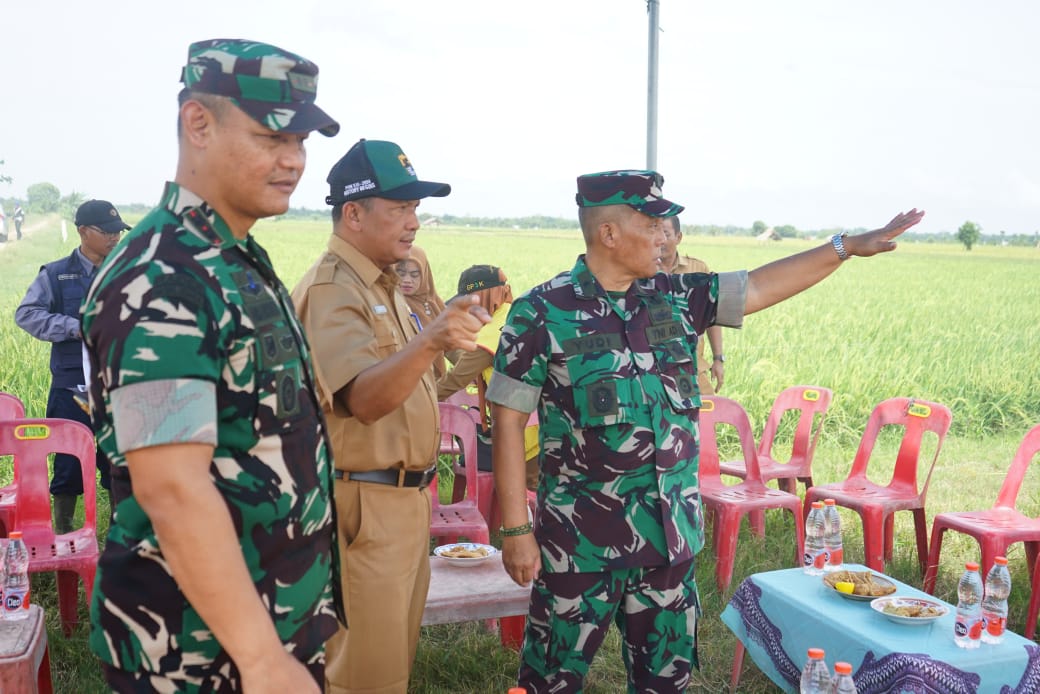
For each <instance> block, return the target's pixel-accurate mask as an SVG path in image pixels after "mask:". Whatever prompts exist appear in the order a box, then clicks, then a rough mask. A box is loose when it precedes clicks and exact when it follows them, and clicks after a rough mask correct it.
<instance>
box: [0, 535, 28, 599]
mask: <svg viewBox="0 0 1040 694" xmlns="http://www.w3.org/2000/svg"><path fill="white" fill-rule="evenodd" d="M4 569H5V570H4V574H5V575H4V619H25V618H26V617H28V616H29V549H28V548H27V547H26V546H25V542H24V541H23V540H22V533H21V531H20V530H12V531H11V533H10V534H9V535H8V541H7V549H6V550H5V551H4Z"/></svg>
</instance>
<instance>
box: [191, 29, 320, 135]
mask: <svg viewBox="0 0 1040 694" xmlns="http://www.w3.org/2000/svg"><path fill="white" fill-rule="evenodd" d="M181 82H183V83H184V87H185V90H186V91H193V92H202V93H204V94H216V95H219V96H226V97H229V98H230V99H231V100H232V101H234V102H235V105H236V106H238V107H239V108H240V109H242V110H243V111H244V112H245V113H246V114H247V115H249V117H251V118H252V119H253V120H255V121H257V122H258V123H260V124H261V125H263V126H265V127H267V128H270V129H271V130H278V131H283V132H287V133H294V134H301V133H308V132H310V131H312V130H317V131H318V132H320V133H321V134H322V135H328V136H329V137H331V136H333V135H335V134H336V133H338V132H339V123H337V122H336V121H335V120H333V119H332V117H331V116H329V115H328V114H327V113H325V112H324V111H322V110H321V109H320V108H318V107H317V106H316V105H315V104H314V99H315V97H316V96H317V94H318V66H317V65H315V64H314V63H312V62H311V61H309V60H307V59H306V58H302V57H300V56H298V55H296V54H295V53H290V52H289V51H286V50H283V49H281V48H278V47H277V46H271V45H269V44H266V43H259V42H257V41H248V40H246V39H209V40H207V41H197V42H195V43H193V44H191V46H189V47H188V64H187V65H185V66H184V69H183V70H182V71H181Z"/></svg>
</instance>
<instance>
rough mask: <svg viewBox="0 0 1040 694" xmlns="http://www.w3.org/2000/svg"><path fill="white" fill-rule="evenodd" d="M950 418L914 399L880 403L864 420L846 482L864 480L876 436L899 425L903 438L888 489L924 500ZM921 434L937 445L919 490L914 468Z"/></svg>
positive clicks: (934, 405)
mask: <svg viewBox="0 0 1040 694" xmlns="http://www.w3.org/2000/svg"><path fill="white" fill-rule="evenodd" d="M952 419H953V415H952V414H950V410H949V408H947V407H946V406H945V405H940V404H939V403H935V402H928V401H927V400H916V399H914V398H889V399H888V400H883V401H881V402H880V403H878V405H877V406H876V407H875V408H874V411H873V412H871V413H870V419H869V420H868V421H867V426H866V428H865V429H864V431H863V436H862V438H861V439H860V443H859V448H858V449H857V450H856V457H855V459H854V460H853V461H852V469H851V470H849V476H848V479H850V480H851V479H853V478H866V476H867V463H868V462H869V461H870V454H871V452H872V451H873V449H874V444H875V443H876V442H877V438H878V434H879V433H880V432H881V430H882V429H883V428H884V427H886V426H902V427H903V438H902V441H901V442H900V444H899V452H898V454H897V455H896V463H895V467H894V468H893V471H892V480H891V482H890V483H889V484H888V487H889V488H897V487H898V488H904V489H913V490H914V492H915V493H917V494H919V495H920V496H921V497H924V495H925V493H926V492H927V491H928V483H929V482H930V481H931V477H932V470H933V469H934V468H935V461H936V460H938V459H939V451H940V450H941V449H942V445H943V441H944V440H945V438H946V432H948V431H949V430H950V422H951V421H952ZM925 432H932V433H933V434H935V436H936V438H937V442H936V445H935V454H934V455H933V456H932V461H931V463H930V464H929V466H928V475H927V476H926V477H925V481H924V484H923V485H921V487H920V489H919V488H918V485H917V468H918V459H919V457H920V452H921V443H922V439H923V436H924V434H925Z"/></svg>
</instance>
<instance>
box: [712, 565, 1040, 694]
mask: <svg viewBox="0 0 1040 694" xmlns="http://www.w3.org/2000/svg"><path fill="white" fill-rule="evenodd" d="M845 568H847V569H849V570H850V571H866V570H868V569H867V567H865V566H858V565H846V567H845ZM890 580H892V582H893V583H895V584H896V592H895V593H893V595H896V596H900V597H914V598H928V599H932V600H936V598H933V597H932V596H930V595H927V594H926V593H923V592H921V591H920V590H917V589H916V588H912V587H910V586H908V585H906V584H905V583H901V582H900V581H897V580H895V579H891V578H890ZM943 604H946V603H943ZM946 605H947V607H948V608H949V612H948V613H947V614H945V615H943V616H942V617H940V618H938V619H936V620H934V621H933V622H931V623H930V624H920V625H903V624H896V623H894V622H892V621H890V620H888V619H886V618H885V616H884V615H882V614H880V613H878V612H876V611H875V610H873V609H872V608H871V607H870V603H869V602H866V601H855V600H850V599H847V598H843V597H842V596H840V595H838V594H837V592H835V591H834V590H833V589H832V588H830V587H828V586H827V585H826V584H824V582H823V578H822V577H821V576H809V575H807V574H805V573H804V572H803V571H802V569H800V568H798V569H784V570H781V571H768V572H765V573H758V574H753V575H751V576H749V577H748V578H747V579H745V580H744V582H743V583H741V584H740V587H739V588H737V590H736V592H735V593H734V594H733V597H732V598H731V599H730V601H729V604H728V605H727V606H726V609H725V610H724V611H723V613H722V621H723V622H724V623H725V624H726V626H728V627H729V628H730V630H732V631H733V633H734V634H736V636H737V639H738V640H739V642H740V643H739V644H738V645H737V653H736V656H735V658H734V670H733V681H732V684H733V685H734V686H735V685H736V683H737V680H738V679H739V673H740V665H741V661H742V659H743V653H744V651H745V650H746V651H747V652H748V653H750V654H751V658H752V659H753V660H754V661H755V664H756V665H757V666H758V667H759V669H761V670H762V672H764V673H765V674H766V675H767V676H768V677H769V679H771V680H772V681H773V682H775V683H776V684H777V685H778V686H779V687H780V688H781V689H783V690H784V691H787V692H797V691H798V679H799V677H800V676H801V670H802V667H803V666H804V665H805V661H806V660H807V658H808V656H807V651H808V649H810V648H822V649H824V651H825V652H826V661H827V665H828V666H829V667H830V668H831V670H832V671H833V669H834V663H836V662H839V661H845V662H848V663H851V664H852V669H853V679H854V680H855V682H856V688H857V690H858V692H859V694H873V693H874V692H896V693H900V692H911V693H914V694H919V693H922V692H941V693H942V694H957V693H959V692H965V693H968V692H981V693H987V692H994V693H1000V694H1011V693H1012V692H1015V693H1017V692H1021V693H1023V694H1024V693H1026V692H1040V646H1038V645H1037V644H1036V643H1033V642H1032V641H1029V640H1027V639H1024V638H1022V637H1021V636H1019V635H1018V634H1014V633H1012V632H1010V631H1009V632H1007V633H1006V635H1005V637H1004V641H1003V643H1000V644H997V645H990V644H986V643H983V644H982V645H981V646H980V647H979V648H976V649H971V650H968V649H963V648H958V647H957V646H956V645H955V644H954V642H953V623H954V613H955V609H954V607H953V606H952V605H948V604H946Z"/></svg>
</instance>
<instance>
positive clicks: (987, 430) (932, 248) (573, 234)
mask: <svg viewBox="0 0 1040 694" xmlns="http://www.w3.org/2000/svg"><path fill="white" fill-rule="evenodd" d="M128 221H130V222H131V223H133V221H135V220H133V219H131V218H130V217H128ZM69 231H70V232H71V234H72V237H71V238H69V239H67V240H66V241H65V242H62V240H61V238H60V226H59V224H58V222H57V220H56V219H54V218H52V219H49V220H46V221H45V222H41V223H40V227H39V228H36V229H35V230H34V231H33V233H31V234H29V235H28V236H27V237H26V239H25V240H24V241H22V242H18V243H14V244H8V247H7V248H6V249H4V250H3V251H2V252H0V312H2V314H3V315H4V316H6V317H7V319H6V320H5V321H4V322H3V326H2V327H0V350H2V353H3V354H4V355H5V358H4V359H3V361H2V362H0V390H4V391H8V392H13V393H15V394H17V395H18V396H19V397H21V398H22V399H23V400H24V401H25V403H26V408H27V412H28V414H29V415H30V416H42V415H43V412H44V409H45V406H46V394H47V388H48V385H49V373H48V369H47V359H48V354H49V351H48V350H49V348H48V346H47V345H44V344H42V343H39V342H38V341H36V340H34V339H32V338H31V337H29V336H28V335H27V334H25V333H24V332H23V331H21V330H20V329H18V328H17V327H16V326H15V325H14V322H13V313H14V309H15V307H16V306H17V305H18V303H19V301H20V300H21V297H22V295H23V294H24V292H25V290H26V288H27V287H28V286H29V283H30V282H31V281H32V279H33V277H34V276H35V275H36V273H37V271H38V269H39V267H40V265H42V264H43V263H45V262H48V261H50V260H54V259H56V258H58V257H60V256H62V255H66V254H68V253H69V252H71V250H72V248H73V247H75V245H76V243H77V238H76V234H75V230H74V229H71V228H70V229H69ZM330 231H331V223H330V222H327V221H296V220H293V221H288V220H278V219H274V220H267V221H264V222H261V223H260V224H258V225H257V227H256V229H255V233H256V236H257V238H258V239H259V240H260V242H261V243H262V244H263V245H264V246H265V247H266V248H267V249H268V251H269V252H270V254H271V257H272V259H273V262H274V264H275V266H276V269H277V270H278V273H279V275H280V276H281V277H282V279H283V280H284V282H285V283H286V285H287V286H288V287H289V288H290V289H291V288H292V287H293V285H294V284H295V282H296V281H297V280H298V279H299V278H300V277H301V276H302V275H303V273H304V272H305V271H306V269H307V268H308V267H309V266H310V265H311V264H312V263H313V262H314V260H315V259H316V258H317V257H318V255H319V254H320V253H321V252H322V250H323V249H324V247H325V244H326V242H327V239H328V236H329V233H330ZM908 239H912V236H911V237H908ZM418 242H419V244H420V245H421V246H423V248H424V249H425V250H426V251H427V253H428V254H429V257H430V261H431V263H432V265H433V268H434V274H435V278H436V283H437V287H438V288H439V291H440V293H441V295H442V296H443V297H444V298H448V297H450V296H452V295H453V294H454V293H455V285H456V282H457V278H458V275H459V273H460V272H461V271H462V270H463V269H464V268H466V267H468V266H469V265H473V264H478V263H490V264H493V265H499V266H501V267H502V268H503V269H504V270H505V271H506V273H507V274H508V276H509V279H510V282H511V284H512V285H513V288H514V291H515V292H517V293H520V292H522V291H524V290H526V289H527V288H529V287H531V286H533V285H535V284H537V283H539V282H542V281H544V280H546V279H548V278H550V277H552V276H554V275H555V274H557V273H559V272H561V271H563V270H566V269H569V268H570V267H571V265H572V264H573V262H574V258H575V257H576V256H577V255H578V253H580V252H581V250H582V243H581V236H580V232H578V231H576V230H569V231H551V230H544V231H529V232H518V231H504V230H482V229H450V228H434V229H423V230H421V231H420V232H419V238H418ZM813 245H814V244H813V243H812V242H807V241H796V240H784V241H782V242H779V243H761V242H758V241H755V240H753V239H748V238H735V237H695V236H687V237H686V238H685V239H684V242H683V245H682V246H681V247H680V250H681V251H683V252H685V253H688V254H690V255H694V256H698V257H701V258H703V259H705V260H706V261H707V262H708V263H709V265H710V266H711V267H712V269H715V270H719V271H726V270H736V269H742V268H754V267H757V266H759V265H761V264H763V263H766V262H769V261H771V260H775V259H777V258H780V257H783V256H786V255H789V254H791V253H795V252H798V251H801V250H806V249H808V248H810V247H812V246H813ZM1038 299H1040V251H1038V250H1037V249H1033V248H1018V247H1016V248H1012V247H1008V248H1000V247H990V246H985V247H976V248H975V249H974V250H972V251H971V252H966V251H964V250H963V248H962V247H959V246H953V245H941V244H924V243H920V244H919V243H914V242H913V241H912V240H904V241H903V242H902V243H901V245H900V249H899V250H898V251H897V252H896V253H891V254H887V255H885V256H882V257H878V258H874V259H870V260H863V259H859V258H856V259H853V260H851V261H849V262H848V263H846V264H845V265H844V266H843V267H842V268H841V269H840V270H839V271H838V272H836V273H835V274H834V275H833V276H831V277H830V278H828V279H827V280H825V281H824V282H823V283H821V285H820V286H818V287H815V288H813V289H811V290H809V291H807V292H805V293H804V294H802V295H800V296H797V297H795V298H793V299H791V300H789V301H787V302H784V303H782V304H780V305H778V306H775V307H773V308H771V309H768V310H766V311H763V312H761V313H759V314H756V315H753V316H749V317H748V318H747V319H746V322H745V326H744V328H743V329H742V330H726V331H724V339H725V351H726V355H727V361H726V386H725V389H724V391H723V393H722V394H723V395H727V396H729V397H732V398H735V399H736V400H738V401H740V402H741V403H742V404H743V405H744V406H745V408H746V409H747V410H748V412H749V414H750V415H751V417H752V421H753V423H754V425H755V429H756V434H757V433H760V432H761V428H762V425H763V424H764V422H765V418H766V414H767V412H768V409H769V407H770V405H771V404H772V401H773V398H774V397H775V396H776V394H777V393H779V392H780V391H781V390H782V389H783V388H785V387H787V386H789V385H795V384H815V385H822V386H826V387H828V388H831V389H832V390H833V391H834V401H833V402H832V404H831V408H830V412H829V415H828V419H827V423H826V425H825V430H824V434H823V437H822V439H821V441H820V445H819V448H818V450H817V454H816V463H815V467H814V477H815V480H816V482H817V483H820V484H823V483H829V482H836V481H839V480H841V479H843V478H844V477H845V474H846V473H847V471H848V468H849V465H850V464H851V461H852V457H853V455H854V453H855V448H856V445H857V444H858V442H859V437H860V434H861V433H862V430H863V426H864V425H865V424H866V421H867V417H868V416H869V414H870V411H871V410H872V409H873V407H874V405H875V404H876V403H877V402H879V401H880V400H883V399H885V398H889V397H895V396H909V397H916V398H923V399H928V400H934V401H937V402H941V403H943V404H945V405H947V406H948V407H950V409H951V410H952V411H953V428H952V430H951V434H950V436H949V437H948V438H947V442H946V445H945V446H944V448H943V451H942V454H941V455H940V458H939V463H938V464H937V466H936V469H935V473H934V475H933V477H932V484H931V489H930V491H929V497H928V515H929V518H931V517H932V516H934V514H935V513H938V512H941V511H963V510H970V509H977V508H985V507H988V506H990V505H991V504H992V503H993V500H994V499H995V498H996V493H997V490H998V488H999V487H1000V484H1001V481H1002V480H1003V476H1004V470H1005V469H1006V468H1007V466H1008V464H1009V463H1010V462H1011V458H1012V456H1013V455H1014V451H1015V449H1016V448H1017V446H1018V443H1019V442H1020V441H1021V438H1022V436H1023V435H1024V433H1025V431H1026V430H1027V429H1028V428H1029V427H1030V426H1032V425H1033V424H1035V423H1037V422H1040V382H1038V381H1040V370H1038V369H1037V368H1036V365H1037V364H1038V363H1040V341H1037V340H1036V339H1035V335H1036V326H1037V324H1038V323H1040V302H1038ZM781 443H783V434H782V435H781ZM722 444H723V445H725V444H726V441H725V440H724V441H723V442H722ZM724 453H725V451H724ZM894 454H895V444H894V442H892V441H890V440H887V439H886V440H883V441H882V442H881V443H880V446H879V450H878V451H877V461H878V462H879V463H880V464H879V466H878V470H879V474H881V475H882V476H883V475H884V474H885V472H887V471H889V470H890V469H891V462H890V461H891V460H892V459H893V458H894ZM886 460H887V461H888V462H886ZM886 465H888V467H887V468H886ZM5 470H6V471H8V472H7V474H8V477H7V478H4V477H3V475H4V474H5ZM9 470H10V464H9V463H5V462H4V461H0V481H2V480H4V479H9ZM1036 475H1037V473H1036V471H1035V470H1034V471H1031V472H1030V476H1029V477H1028V478H1027V480H1026V484H1025V485H1024V486H1023V492H1022V494H1021V496H1020V498H1019V505H1020V507H1021V509H1022V510H1023V511H1024V512H1025V513H1028V514H1030V515H1034V516H1036V515H1040V484H1038V483H1037V482H1038V480H1037V479H1036ZM879 481H885V480H884V479H882V480H879ZM441 488H442V493H443V492H447V490H448V489H449V488H450V474H448V472H447V470H445V474H442V475H441ZM102 496H103V495H102ZM444 498H446V496H445V497H444ZM99 499H100V504H99V505H100V506H102V507H103V510H100V509H99V516H101V517H102V520H101V521H100V524H101V525H102V528H101V535H102V537H103V535H104V532H105V531H106V530H107V528H106V527H104V526H105V525H106V523H105V521H104V519H105V518H107V512H108V508H107V505H105V502H104V500H103V499H102V498H101V497H100V496H99ZM81 513H82V512H81ZM842 518H843V520H844V521H845V528H846V533H845V536H846V545H847V550H846V556H847V557H848V558H849V561H853V562H861V561H862V560H863V545H862V534H861V530H860V525H859V519H858V517H856V516H855V515H854V514H851V513H850V512H848V511H842ZM766 526H767V537H766V538H765V540H761V539H759V538H757V537H755V536H754V535H752V534H751V533H750V532H749V530H748V527H747V524H746V523H745V524H744V526H743V527H742V529H741V535H740V539H739V542H738V548H737V560H736V564H735V567H734V575H733V584H732V587H731V589H730V590H729V591H726V592H724V593H720V592H719V591H717V590H716V588H715V582H714V568H715V567H714V564H715V562H714V558H713V555H712V552H711V549H710V547H709V548H707V549H705V551H704V552H702V553H701V555H700V557H699V558H698V568H697V577H698V583H699V586H700V590H701V597H702V602H703V609H704V618H703V620H702V623H701V627H700V644H701V653H700V655H701V663H702V670H701V672H700V673H697V674H696V675H695V677H694V682H693V684H692V685H691V691H705V692H717V691H724V690H726V689H727V687H728V681H729V668H730V663H731V661H732V657H733V649H734V645H735V639H734V637H733V635H732V634H731V633H730V632H729V629H728V628H726V627H725V626H724V625H723V624H722V622H721V620H720V619H719V614H720V612H721V611H722V609H723V608H724V607H725V604H726V601H727V600H728V599H729V596H730V595H731V593H732V589H735V588H736V586H737V585H738V584H739V582H740V581H741V580H743V578H745V577H746V576H748V575H750V574H752V573H756V572H759V571H769V570H774V569H781V568H787V567H789V566H790V565H791V563H792V560H793V555H794V540H793V531H792V527H793V526H792V524H791V520H790V517H789V516H787V515H786V514H781V513H780V512H770V513H767V516H766ZM895 529H896V548H895V557H894V559H893V562H892V563H891V564H889V565H888V567H887V573H889V574H890V575H892V576H894V577H896V578H898V579H900V580H902V581H904V582H906V583H909V584H911V585H915V586H918V587H920V586H921V583H922V582H921V577H920V576H919V575H918V569H917V560H916V549H915V544H914V536H913V524H912V520H911V517H910V514H908V513H900V514H897V516H896V524H895ZM709 537H710V534H709ZM943 550H944V551H943V561H942V567H941V570H940V572H939V578H938V585H937V591H936V594H937V595H938V596H939V597H941V598H943V599H945V600H952V599H955V589H956V581H957V578H958V577H959V575H960V571H961V567H962V566H963V562H964V561H966V560H969V559H977V558H978V548H977V546H976V545H975V544H974V542H973V541H971V540H969V539H967V538H965V537H964V536H961V535H958V534H955V533H947V536H946V539H945V541H944V543H943ZM1009 554H1010V557H1009V562H1010V564H1009V565H1010V568H1011V575H1012V583H1013V589H1012V595H1011V600H1010V617H1009V625H1010V628H1011V629H1012V630H1014V631H1017V632H1019V633H1021V631H1022V625H1023V624H1024V621H1025V612H1026V607H1027V603H1028V599H1029V585H1028V579H1027V576H1028V572H1027V570H1026V566H1025V557H1024V551H1023V550H1022V547H1021V545H1019V546H1017V547H1014V548H1013V549H1012V551H1011V552H1010V553H1009ZM33 592H34V595H35V597H36V600H37V601H38V602H40V603H41V604H43V605H44V607H45V609H46V610H47V614H48V620H47V621H48V636H49V639H50V643H51V661H52V667H53V671H54V676H55V690H56V691H75V692H87V693H90V692H103V691H106V689H105V687H104V685H103V683H102V680H101V676H100V668H99V666H98V664H97V660H96V659H95V658H94V657H93V656H92V655H91V654H90V652H89V649H88V648H87V643H86V629H85V628H84V627H83V626H81V627H80V628H79V629H78V630H77V631H76V632H75V634H74V635H73V638H71V639H65V638H64V637H63V636H62V635H61V631H60V628H59V626H58V620H57V612H58V611H57V603H56V595H55V591H54V580H53V576H51V575H46V574H44V575H37V576H34V578H33ZM81 614H82V618H83V620H84V621H85V620H86V619H87V614H86V609H85V607H83V608H82V609H81ZM517 666H518V659H517V656H516V654H515V653H514V652H512V651H509V650H505V649H503V648H502V647H501V646H500V644H499V642H498V639H497V636H496V635H494V634H492V633H489V632H487V631H486V630H485V629H484V627H483V625H482V624H479V623H472V624H462V625H444V626H438V627H431V628H427V629H424V630H423V637H422V639H421V641H420V645H419V652H418V656H417V659H416V665H415V669H414V673H413V677H412V685H411V688H410V689H411V691H413V692H417V693H418V692H423V693H427V692H429V693H434V692H445V693H447V692H451V693H452V694H457V693H459V692H490V693H497V692H503V691H505V690H506V689H507V688H508V686H509V684H510V683H511V682H513V678H514V677H515V674H516V670H517ZM623 689H624V669H623V666H622V664H621V656H620V652H619V643H618V639H617V634H616V632H612V633H611V635H610V637H609V638H608V640H607V642H606V645H605V646H604V648H603V649H602V650H601V652H600V654H599V655H598V656H597V658H596V661H595V662H594V664H593V667H592V671H591V673H590V676H589V679H588V686H587V688H586V691H588V692H590V693H592V694H596V693H599V692H602V693H604V694H606V693H613V692H618V691H623ZM741 691H743V692H772V691H775V687H774V686H773V685H772V684H771V683H770V682H769V681H768V680H767V679H766V678H765V677H764V676H763V675H761V674H760V673H759V672H758V671H757V669H756V668H754V667H753V666H752V665H751V664H750V660H748V661H747V664H746V665H745V668H744V675H743V678H742V681H741Z"/></svg>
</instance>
